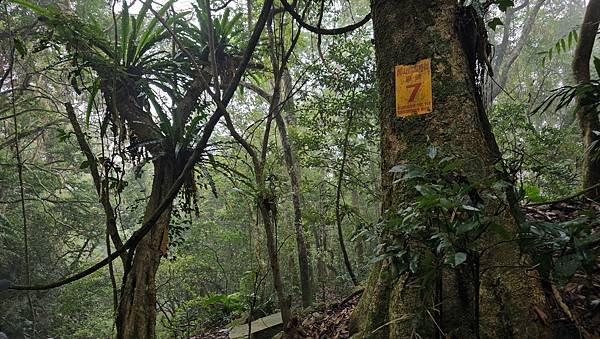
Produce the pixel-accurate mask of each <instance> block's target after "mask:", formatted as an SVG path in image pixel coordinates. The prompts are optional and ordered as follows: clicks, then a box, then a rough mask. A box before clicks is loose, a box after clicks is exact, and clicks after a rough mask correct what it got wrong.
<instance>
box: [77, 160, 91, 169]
mask: <svg viewBox="0 0 600 339" xmlns="http://www.w3.org/2000/svg"><path fill="white" fill-rule="evenodd" d="M88 167H90V163H89V161H87V160H84V161H83V162H82V163H81V164H80V165H79V168H80V169H86V168H88Z"/></svg>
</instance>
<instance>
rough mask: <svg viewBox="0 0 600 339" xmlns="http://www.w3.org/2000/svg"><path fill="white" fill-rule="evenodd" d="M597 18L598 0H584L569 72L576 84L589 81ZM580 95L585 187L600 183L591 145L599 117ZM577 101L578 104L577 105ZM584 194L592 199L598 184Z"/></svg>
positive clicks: (599, 162)
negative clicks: (587, 0) (578, 32)
mask: <svg viewBox="0 0 600 339" xmlns="http://www.w3.org/2000/svg"><path fill="white" fill-rule="evenodd" d="M599 22H600V0H590V2H589V3H588V6H587V9H586V12H585V17H584V19H583V24H582V25H581V33H580V34H579V41H578V43H577V48H576V49H575V55H574V58H573V76H574V77H575V81H576V82H577V84H586V83H588V82H590V58H591V56H592V49H593V48H594V41H595V40H596V34H597V32H598V24H599ZM580 99H581V98H577V103H578V106H579V107H578V110H577V112H576V116H577V119H578V120H579V126H580V127H581V133H582V135H583V145H584V147H585V152H584V155H583V163H582V165H581V170H582V173H581V174H582V181H583V188H584V189H589V188H592V187H595V186H597V185H598V184H600V153H599V150H598V146H597V145H596V146H595V147H593V148H592V146H593V145H594V143H596V142H598V140H600V137H599V136H598V135H596V133H595V132H596V131H600V121H599V120H598V112H597V111H596V109H595V107H593V106H582V105H581V100H580ZM580 105H581V106H580ZM587 196H588V197H590V198H592V199H597V198H599V197H600V187H596V188H595V189H591V190H590V191H589V192H587Z"/></svg>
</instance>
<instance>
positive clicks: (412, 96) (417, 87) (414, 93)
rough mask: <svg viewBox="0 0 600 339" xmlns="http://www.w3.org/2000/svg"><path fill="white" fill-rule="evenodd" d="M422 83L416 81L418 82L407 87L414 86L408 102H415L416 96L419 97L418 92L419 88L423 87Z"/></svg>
mask: <svg viewBox="0 0 600 339" xmlns="http://www.w3.org/2000/svg"><path fill="white" fill-rule="evenodd" d="M421 85H422V84H421V83H416V84H412V85H408V86H406V88H407V89H409V88H412V89H413V90H412V92H411V93H410V97H409V98H408V102H413V101H415V98H416V97H417V93H419V89H421Z"/></svg>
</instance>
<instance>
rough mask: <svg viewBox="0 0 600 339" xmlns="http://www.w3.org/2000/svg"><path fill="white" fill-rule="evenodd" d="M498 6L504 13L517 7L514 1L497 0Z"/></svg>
mask: <svg viewBox="0 0 600 339" xmlns="http://www.w3.org/2000/svg"><path fill="white" fill-rule="evenodd" d="M496 4H497V5H498V8H499V9H500V10H501V11H502V12H506V10H507V9H508V8H509V7H512V6H514V5H515V2H514V1H513V0H497V1H496Z"/></svg>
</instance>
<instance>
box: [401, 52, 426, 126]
mask: <svg viewBox="0 0 600 339" xmlns="http://www.w3.org/2000/svg"><path fill="white" fill-rule="evenodd" d="M394 73H395V81H396V84H395V92H396V93H395V94H396V116H397V117H408V116H411V115H415V114H427V113H431V112H432V111H433V100H432V99H433V98H432V97H433V96H432V88H431V87H432V86H431V59H423V60H421V61H419V62H417V63H415V64H411V65H396V66H395V67H394Z"/></svg>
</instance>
